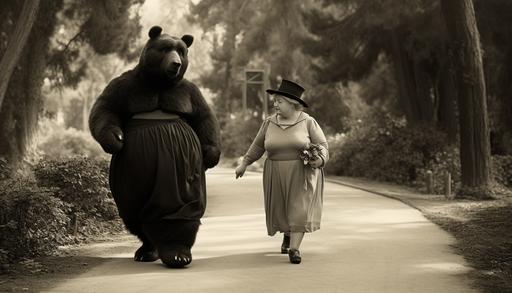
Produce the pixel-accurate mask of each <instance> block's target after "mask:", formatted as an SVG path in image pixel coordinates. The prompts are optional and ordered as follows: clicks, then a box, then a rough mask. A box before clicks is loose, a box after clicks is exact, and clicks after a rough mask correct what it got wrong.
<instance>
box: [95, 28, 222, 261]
mask: <svg viewBox="0 0 512 293" xmlns="http://www.w3.org/2000/svg"><path fill="white" fill-rule="evenodd" d="M193 40H194V38H193V37H192V36H190V35H184V36H183V37H182V38H176V37H172V36H169V35H167V34H162V28H161V27H158V26H154V27H152V28H151V29H150V31H149V40H148V42H147V43H146V46H145V47H144V50H143V51H142V54H141V56H140V60H139V63H138V64H137V66H136V67H135V68H133V69H132V70H129V71H127V72H125V73H123V74H122V75H120V76H119V77H117V78H115V79H113V80H112V81H111V82H110V83H109V84H108V85H107V87H106V88H105V90H104V91H103V93H102V94H101V95H100V96H99V97H98V99H97V100H96V102H95V103H94V106H93V108H92V110H91V115H90V117H89V127H90V129H91V133H92V136H93V137H94V138H95V139H96V140H97V141H98V142H99V143H100V145H101V146H102V147H103V149H104V150H105V151H106V152H108V153H110V154H113V156H112V159H111V163H110V176H109V181H110V189H111V191H112V194H113V196H114V199H115V201H116V205H117V208H118V211H119V215H120V217H121V218H122V219H123V221H124V223H125V225H126V227H127V229H128V230H129V231H130V232H131V233H133V234H134V235H136V236H137V237H139V239H140V240H141V241H142V246H141V247H140V248H139V249H138V250H137V251H136V252H135V257H134V258H135V260H136V261H155V260H157V259H158V258H160V259H161V260H162V262H163V263H165V264H166V265H168V266H169V267H183V266H186V265H188V264H189V263H190V262H191V261H192V255H191V252H190V249H191V247H192V245H193V244H194V242H195V238H196V234H197V231H198V229H199V225H200V219H201V217H202V216H203V214H204V211H205V208H206V183H205V170H206V169H207V168H213V167H214V166H215V165H217V163H218V161H219V157H220V142H219V125H218V122H217V120H216V118H215V116H214V115H213V113H212V111H211V110H210V108H209V107H208V105H207V103H206V102H205V100H204V98H203V96H202V94H201V92H200V91H199V89H198V87H197V86H196V85H194V84H193V83H192V82H190V81H188V80H186V79H184V78H183V75H184V74H185V71H186V70H187V66H188V59H187V52H188V47H190V45H192V42H193Z"/></svg>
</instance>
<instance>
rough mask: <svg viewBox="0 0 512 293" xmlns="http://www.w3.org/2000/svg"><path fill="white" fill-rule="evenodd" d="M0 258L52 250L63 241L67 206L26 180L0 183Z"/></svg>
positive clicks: (48, 190) (45, 252) (27, 255)
mask: <svg viewBox="0 0 512 293" xmlns="http://www.w3.org/2000/svg"><path fill="white" fill-rule="evenodd" d="M0 185H1V187H2V188H1V190H2V194H1V196H0V215H1V216H0V247H1V250H2V252H3V253H2V254H0V255H2V256H1V257H0V261H1V262H2V263H8V262H10V261H12V260H14V259H18V258H21V257H32V256H37V255H42V254H47V253H50V252H52V251H54V250H55V249H56V248H57V246H58V245H59V244H64V243H65V242H66V241H65V237H66V233H65V231H67V229H68V224H69V217H68V215H67V214H66V212H67V210H68V205H66V204H65V203H64V202H62V201H61V200H60V199H58V198H56V197H55V196H54V193H53V192H52V191H51V190H50V189H47V188H40V187H38V186H37V185H36V184H35V182H29V181H28V180H20V179H16V180H6V181H2V182H1V183H0Z"/></svg>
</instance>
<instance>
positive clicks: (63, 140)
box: [37, 119, 107, 159]
mask: <svg viewBox="0 0 512 293" xmlns="http://www.w3.org/2000/svg"><path fill="white" fill-rule="evenodd" d="M37 149H38V151H40V152H42V154H43V156H45V157H47V158H50V159H60V158H70V157H74V156H85V157H88V158H91V159H106V158H107V155H106V153H105V152H104V151H103V150H102V149H101V147H100V146H99V144H98V143H97V142H96V141H95V140H94V139H93V138H92V136H91V135H90V133H89V132H88V131H87V132H85V131H81V130H76V129H74V128H64V125H63V124H60V123H58V122H57V121H55V120H51V119H43V120H42V121H41V123H40V130H39V133H38V135H37Z"/></svg>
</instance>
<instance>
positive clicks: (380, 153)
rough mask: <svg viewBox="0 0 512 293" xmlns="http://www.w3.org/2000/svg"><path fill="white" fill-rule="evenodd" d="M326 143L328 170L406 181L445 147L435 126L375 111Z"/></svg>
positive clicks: (418, 172)
mask: <svg viewBox="0 0 512 293" xmlns="http://www.w3.org/2000/svg"><path fill="white" fill-rule="evenodd" d="M328 142H329V146H330V154H331V161H330V162H329V163H328V164H327V166H326V168H327V169H326V171H327V172H330V173H333V174H337V175H342V176H355V177H365V178H369V179H375V180H381V181H389V182H395V183H408V184H409V183H412V182H414V181H416V180H418V179H419V178H420V176H421V175H422V170H423V169H425V168H427V167H429V166H430V164H431V162H432V161H433V160H435V158H436V155H437V154H438V153H440V152H443V151H444V150H445V149H446V146H447V141H446V137H445V135H444V134H443V133H441V132H439V131H436V130H435V129H432V128H429V127H421V126H418V127H414V128H412V127H406V123H405V121H404V120H403V119H398V118H396V117H392V116H390V115H382V114H375V113H373V115H372V116H370V117H368V118H366V119H364V120H358V121H355V122H354V123H353V125H352V126H351V130H350V131H349V132H348V133H347V134H346V135H344V136H343V135H338V136H335V137H331V138H329V140H328Z"/></svg>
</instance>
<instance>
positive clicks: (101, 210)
mask: <svg viewBox="0 0 512 293" xmlns="http://www.w3.org/2000/svg"><path fill="white" fill-rule="evenodd" d="M34 172H35V176H36V178H37V182H38V184H39V185H40V186H42V187H46V188H55V196H56V197H58V198H60V199H61V200H63V201H64V202H66V203H68V204H69V205H70V208H71V211H72V212H73V213H87V214H90V215H94V216H97V217H99V218H103V219H108V220H111V219H114V218H115V217H116V214H117V213H116V209H115V205H114V201H113V199H112V196H111V194H110V191H109V188H108V161H106V160H98V161H94V160H91V159H88V158H85V157H76V158H73V159H63V160H51V161H47V160H42V161H41V162H40V163H39V164H37V165H36V166H35V169H34Z"/></svg>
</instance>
